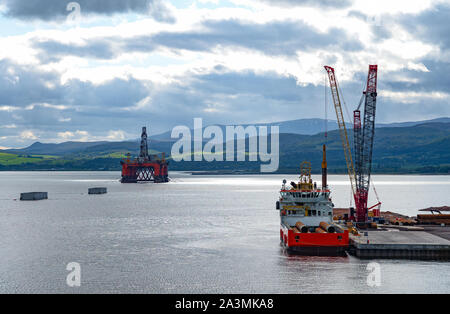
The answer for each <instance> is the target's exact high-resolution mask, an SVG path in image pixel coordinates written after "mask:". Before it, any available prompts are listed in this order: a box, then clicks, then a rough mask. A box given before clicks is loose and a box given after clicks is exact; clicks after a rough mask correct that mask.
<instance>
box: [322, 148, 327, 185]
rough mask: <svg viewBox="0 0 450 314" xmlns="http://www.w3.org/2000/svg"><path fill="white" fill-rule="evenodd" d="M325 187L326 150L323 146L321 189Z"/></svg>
mask: <svg viewBox="0 0 450 314" xmlns="http://www.w3.org/2000/svg"><path fill="white" fill-rule="evenodd" d="M326 187H327V149H326V145H325V144H323V160H322V189H325V188H326Z"/></svg>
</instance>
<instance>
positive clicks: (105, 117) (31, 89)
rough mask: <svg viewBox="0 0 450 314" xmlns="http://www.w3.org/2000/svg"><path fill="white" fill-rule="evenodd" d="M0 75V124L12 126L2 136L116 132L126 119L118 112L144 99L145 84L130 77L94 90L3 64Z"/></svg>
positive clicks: (89, 85) (28, 68)
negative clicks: (32, 132)
mask: <svg viewBox="0 0 450 314" xmlns="http://www.w3.org/2000/svg"><path fill="white" fill-rule="evenodd" d="M0 73H2V76H0V110H2V111H0V112H1V114H0V116H1V119H0V123H1V126H4V125H9V124H15V125H16V126H17V128H12V129H3V128H2V129H1V130H2V133H3V131H5V130H7V131H8V132H9V133H11V132H18V133H20V132H21V131H23V130H26V129H29V128H36V129H39V130H40V131H43V132H49V134H50V133H51V134H53V136H54V137H55V136H56V135H55V134H56V132H62V131H67V130H70V131H76V130H78V129H80V130H87V131H93V130H102V131H105V130H111V129H120V128H121V127H120V126H121V123H120V121H121V119H122V118H124V117H126V116H127V114H128V113H127V112H124V111H123V108H126V107H130V106H133V105H134V104H135V103H137V102H138V101H140V100H141V99H143V98H145V97H146V96H147V95H148V87H147V86H148V84H147V83H144V82H141V81H138V80H136V79H134V78H132V77H130V78H128V79H127V80H125V79H113V80H110V81H107V82H104V83H102V84H97V85H94V84H92V83H90V82H82V81H79V80H76V79H74V80H70V81H68V82H67V83H65V84H61V83H60V76H59V74H57V73H55V72H50V73H49V72H42V71H38V70H35V69H33V68H31V67H27V66H20V65H17V64H15V63H13V62H10V61H8V60H1V61H0ZM5 108H8V110H4V109H5ZM67 118H70V120H67ZM2 145H4V143H2ZM9 145H11V144H9ZM0 146H1V145H0Z"/></svg>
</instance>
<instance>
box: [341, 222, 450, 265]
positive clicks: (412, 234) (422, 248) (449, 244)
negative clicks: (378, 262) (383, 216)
mask: <svg viewBox="0 0 450 314" xmlns="http://www.w3.org/2000/svg"><path fill="white" fill-rule="evenodd" d="M446 229H447V228H443V229H442V230H446ZM437 234H439V232H434V234H431V233H429V232H426V231H401V230H396V231H381V230H380V231H378V230H377V231H366V232H362V233H361V234H360V235H359V236H356V235H353V234H351V235H350V243H349V253H350V254H351V255H354V256H356V257H359V258H361V259H385V258H386V259H389V258H390V259H418V260H450V241H449V240H447V239H445V238H443V237H440V236H438V235H437Z"/></svg>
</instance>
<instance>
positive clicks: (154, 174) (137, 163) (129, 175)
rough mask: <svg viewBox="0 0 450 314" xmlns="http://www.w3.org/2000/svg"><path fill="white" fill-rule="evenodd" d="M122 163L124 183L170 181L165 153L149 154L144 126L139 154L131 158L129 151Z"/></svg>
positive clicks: (122, 180)
mask: <svg viewBox="0 0 450 314" xmlns="http://www.w3.org/2000/svg"><path fill="white" fill-rule="evenodd" d="M120 164H121V165H122V178H121V179H120V182H122V183H137V182H150V181H153V182H155V183H163V182H169V176H168V165H169V162H168V161H166V159H165V155H164V153H162V154H161V157H159V156H158V155H149V154H148V143H147V128H146V127H142V134H141V145H140V152H139V156H138V157H137V158H135V159H133V160H131V155H130V153H128V155H127V158H126V159H124V160H121V161H120Z"/></svg>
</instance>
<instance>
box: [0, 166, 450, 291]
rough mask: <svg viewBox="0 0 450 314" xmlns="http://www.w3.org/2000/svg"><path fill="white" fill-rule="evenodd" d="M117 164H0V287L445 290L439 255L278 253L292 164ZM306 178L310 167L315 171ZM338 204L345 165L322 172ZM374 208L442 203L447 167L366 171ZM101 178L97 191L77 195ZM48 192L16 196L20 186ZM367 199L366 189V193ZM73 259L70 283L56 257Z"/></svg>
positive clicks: (447, 198)
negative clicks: (130, 167)
mask: <svg viewBox="0 0 450 314" xmlns="http://www.w3.org/2000/svg"><path fill="white" fill-rule="evenodd" d="M119 176H120V173H118V172H0V187H1V189H0V292H3V293H14V292H27V293H28V292H29V293H38V292H43V293H47V292H57V293H58V292H69V293H71V292H75V293H77V292H81V293H93V292H107V293H117V292H123V293H134V292H138V293H139V292H148V293H322V292H336V293H341V292H364V293H379V292H386V293H391V292H424V293H436V292H446V293H449V292H450V263H445V262H421V261H401V260H378V261H377V262H378V263H380V265H381V286H380V287H369V286H368V285H367V282H366V278H367V275H368V271H367V269H366V267H367V264H368V263H369V262H368V261H360V260H358V259H356V258H353V257H346V258H324V257H290V256H288V255H286V254H285V253H284V252H283V250H282V249H281V248H280V245H279V217H278V213H277V211H276V210H275V209H274V208H275V205H274V204H275V201H276V199H277V190H278V189H279V187H280V184H281V180H282V179H283V178H286V179H288V181H289V180H294V179H295V176H293V175H267V176H259V175H255V176H191V175H187V174H183V173H171V176H172V178H173V181H172V182H171V183H168V184H120V183H119V182H118V178H119ZM317 179H318V178H317ZM329 181H330V182H329V183H330V185H331V187H332V190H333V201H334V203H335V205H336V206H337V207H343V206H348V205H349V199H350V192H349V187H348V183H347V181H348V180H347V177H346V176H330V180H329ZM374 181H375V184H376V187H377V191H378V194H379V195H380V197H381V198H382V201H383V208H382V210H393V211H397V212H400V213H404V214H408V215H415V214H416V213H417V211H416V210H417V209H419V208H424V207H428V206H440V205H448V204H449V203H450V194H449V193H448V192H449V187H450V176H374ZM94 186H106V187H107V188H108V194H106V195H87V189H88V187H94ZM27 191H47V192H48V193H49V200H44V201H38V202H20V201H18V200H15V199H18V198H19V194H20V192H27ZM374 202H375V200H374V198H372V201H371V203H374ZM70 262H77V263H79V264H80V265H81V287H79V288H70V287H68V286H67V284H66V276H67V274H68V273H69V272H68V271H67V270H66V265H67V264H68V263H70Z"/></svg>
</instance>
